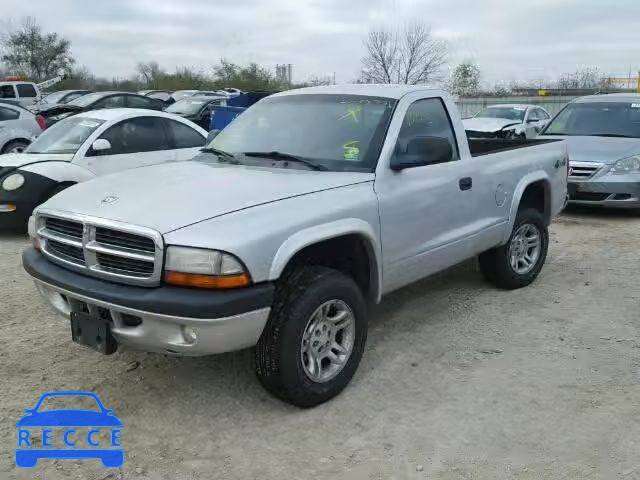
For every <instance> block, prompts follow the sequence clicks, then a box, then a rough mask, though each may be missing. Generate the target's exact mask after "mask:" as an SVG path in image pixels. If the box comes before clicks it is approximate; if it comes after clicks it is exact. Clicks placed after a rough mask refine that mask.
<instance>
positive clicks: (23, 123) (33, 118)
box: [0, 102, 47, 153]
mask: <svg viewBox="0 0 640 480" xmlns="http://www.w3.org/2000/svg"><path fill="white" fill-rule="evenodd" d="M46 127H47V124H46V122H45V120H44V118H42V117H41V116H40V115H34V114H33V113H31V112H30V111H29V110H27V109H25V108H23V107H21V106H19V105H12V104H10V103H4V102H3V103H0V153H20V152H22V151H24V149H25V148H27V147H28V146H29V144H30V143H31V139H32V138H33V137H35V136H36V135H39V134H40V133H41V132H42V130H44V129H45V128H46Z"/></svg>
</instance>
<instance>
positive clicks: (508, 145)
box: [468, 138, 561, 157]
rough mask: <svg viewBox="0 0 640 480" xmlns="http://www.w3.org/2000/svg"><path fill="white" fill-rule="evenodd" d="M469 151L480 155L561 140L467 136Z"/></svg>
mask: <svg viewBox="0 0 640 480" xmlns="http://www.w3.org/2000/svg"><path fill="white" fill-rule="evenodd" d="M468 141H469V151H470V152H471V156H472V157H480V156H482V155H488V154H489V153H497V152H506V151H509V150H516V149H518V148H525V147H532V146H535V145H542V144H544V143H551V142H559V141H561V140H559V139H558V140H555V139H553V140H552V139H548V140H538V139H532V140H520V139H504V138H469V139H468Z"/></svg>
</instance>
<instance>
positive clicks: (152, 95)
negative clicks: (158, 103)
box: [138, 90, 173, 105]
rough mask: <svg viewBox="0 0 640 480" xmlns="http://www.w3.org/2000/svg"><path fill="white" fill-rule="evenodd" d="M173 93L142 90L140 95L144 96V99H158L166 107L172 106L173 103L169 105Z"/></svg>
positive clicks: (169, 91)
mask: <svg viewBox="0 0 640 480" xmlns="http://www.w3.org/2000/svg"><path fill="white" fill-rule="evenodd" d="M172 93H173V91H171V90H140V91H139V92H138V95H142V96H143V97H149V98H157V99H159V100H162V101H163V102H164V103H165V105H170V104H171V103H167V102H168V101H169V99H170V98H171V94H172Z"/></svg>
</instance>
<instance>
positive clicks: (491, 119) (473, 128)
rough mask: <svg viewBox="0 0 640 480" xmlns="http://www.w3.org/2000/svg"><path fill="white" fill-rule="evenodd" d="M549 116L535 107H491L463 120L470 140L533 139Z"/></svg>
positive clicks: (507, 105) (542, 109)
mask: <svg viewBox="0 0 640 480" xmlns="http://www.w3.org/2000/svg"><path fill="white" fill-rule="evenodd" d="M550 119H551V115H549V112H547V111H546V110H545V109H544V108H542V107H538V106H536V105H517V104H504V105H492V106H490V107H487V108H485V109H483V110H480V111H479V112H478V113H477V114H475V115H474V116H473V117H472V118H467V119H465V120H463V123H464V128H465V130H466V131H467V135H468V136H469V137H470V138H521V139H523V140H526V139H528V138H534V137H536V135H538V133H539V132H540V131H541V130H542V129H543V128H544V127H545V126H546V125H547V123H548V122H549V120H550Z"/></svg>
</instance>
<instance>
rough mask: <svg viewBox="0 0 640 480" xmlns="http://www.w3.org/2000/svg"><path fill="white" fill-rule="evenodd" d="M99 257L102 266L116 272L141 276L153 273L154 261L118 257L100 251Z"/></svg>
mask: <svg viewBox="0 0 640 480" xmlns="http://www.w3.org/2000/svg"><path fill="white" fill-rule="evenodd" d="M97 257H98V264H99V265H100V267H101V268H103V269H107V270H111V271H114V273H118V274H123V273H124V274H125V275H129V274H133V275H137V276H141V277H148V276H150V275H151V274H152V273H153V262H145V261H144V260H134V259H132V258H124V257H117V256H115V255H109V254H107V253H98V254H97Z"/></svg>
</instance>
